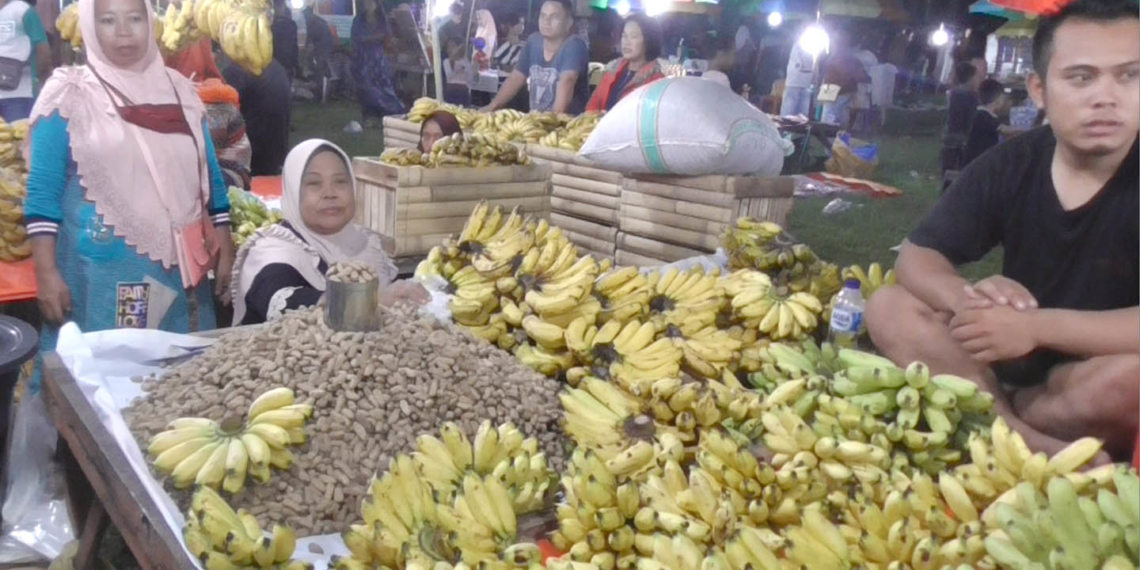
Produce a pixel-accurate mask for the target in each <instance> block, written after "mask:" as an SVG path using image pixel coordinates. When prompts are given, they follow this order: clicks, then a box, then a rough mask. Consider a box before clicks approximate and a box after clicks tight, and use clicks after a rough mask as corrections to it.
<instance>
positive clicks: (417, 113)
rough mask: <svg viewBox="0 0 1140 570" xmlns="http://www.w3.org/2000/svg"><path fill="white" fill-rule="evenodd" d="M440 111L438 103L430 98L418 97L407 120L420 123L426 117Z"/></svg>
mask: <svg viewBox="0 0 1140 570" xmlns="http://www.w3.org/2000/svg"><path fill="white" fill-rule="evenodd" d="M438 110H440V102H439V101H436V100H435V99H432V98H431V97H420V98H419V99H416V101H415V103H412V108H411V110H410V111H408V116H407V119H408V120H409V121H411V122H413V123H422V122H424V119H426V118H427V116H428V115H430V114H432V113H434V112H436V111H438Z"/></svg>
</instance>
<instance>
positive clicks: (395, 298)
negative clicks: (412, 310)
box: [380, 281, 431, 307]
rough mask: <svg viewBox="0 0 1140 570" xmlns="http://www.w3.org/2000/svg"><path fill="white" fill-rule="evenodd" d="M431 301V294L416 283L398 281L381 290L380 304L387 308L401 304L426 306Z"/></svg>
mask: <svg viewBox="0 0 1140 570" xmlns="http://www.w3.org/2000/svg"><path fill="white" fill-rule="evenodd" d="M430 301H431V293H428V292H427V289H424V288H423V286H421V285H420V284H419V283H416V282H415V281H396V282H395V283H392V284H391V285H389V286H387V287H385V288H383V289H381V290H380V304H381V305H383V306H385V307H391V306H393V305H395V304H396V303H401V302H403V303H412V304H416V305H426V304H428V302H430Z"/></svg>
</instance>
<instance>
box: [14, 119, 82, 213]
mask: <svg viewBox="0 0 1140 570" xmlns="http://www.w3.org/2000/svg"><path fill="white" fill-rule="evenodd" d="M30 144H31V151H32V163H31V164H30V165H29V167H28V196H27V199H26V200H25V201H24V220H25V222H26V224H27V227H28V234H29V235H36V234H50V235H54V234H55V233H56V232H57V230H58V228H59V223H60V222H61V221H62V220H63V208H62V206H61V204H63V192H64V190H65V189H66V188H67V164H68V157H69V153H70V149H71V137H70V136H69V135H68V134H67V120H66V119H64V118H63V117H61V116H60V115H59V112H58V111H57V112H54V113H52V114H51V115H48V116H46V117H44V118H42V119H40V120H38V121H36V123H35V125H33V126H32V132H31V143H30Z"/></svg>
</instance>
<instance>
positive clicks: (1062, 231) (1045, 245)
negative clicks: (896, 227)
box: [909, 126, 1140, 384]
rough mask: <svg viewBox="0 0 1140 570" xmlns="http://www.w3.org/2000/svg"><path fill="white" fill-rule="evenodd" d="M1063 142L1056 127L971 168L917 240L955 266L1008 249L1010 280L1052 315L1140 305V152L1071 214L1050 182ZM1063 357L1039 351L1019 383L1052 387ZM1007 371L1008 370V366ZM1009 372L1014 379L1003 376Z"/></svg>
mask: <svg viewBox="0 0 1140 570" xmlns="http://www.w3.org/2000/svg"><path fill="white" fill-rule="evenodd" d="M1056 144H1057V142H1056V139H1055V138H1054V136H1053V131H1052V129H1050V128H1049V127H1047V126H1046V127H1041V128H1038V129H1035V130H1033V131H1030V132H1028V133H1026V134H1024V135H1021V136H1018V137H1014V138H1013V139H1010V140H1009V141H1006V142H1005V143H1003V144H1001V145H999V146H997V147H995V148H994V149H993V150H992V151H991V152H988V153H986V154H984V155H982V156H981V157H980V158H979V159H978V160H976V161H974V162H973V163H971V164H970V165H969V166H968V167H966V169H965V170H963V171H962V174H961V176H960V177H959V178H958V180H957V181H955V183H954V185H953V186H951V187H950V189H949V190H947V191H946V193H945V194H943V195H942V198H941V199H939V201H938V203H937V204H935V206H934V209H933V210H932V211H931V212H930V213H929V214H928V215H927V217H926V219H925V220H923V221H922V223H921V224H920V225H919V227H918V229H916V230H915V231H914V232H913V233H912V234H911V235H910V238H909V239H910V241H911V242H912V243H914V244H915V245H919V246H922V247H926V248H930V249H934V250H936V251H938V252H939V253H941V254H942V255H944V256H946V258H947V259H949V260H950V261H951V262H952V263H953V264H955V265H960V264H963V263H969V262H972V261H977V260H979V259H981V258H982V257H983V256H985V255H986V253H988V252H989V251H990V250H991V249H993V248H994V247H995V246H997V245H1001V246H1002V247H1003V248H1004V260H1003V263H1002V275H1004V276H1006V277H1009V278H1010V279H1013V280H1015V281H1017V282H1018V283H1021V284H1022V285H1024V286H1025V287H1026V288H1027V289H1029V292H1030V293H1032V294H1033V296H1034V297H1035V298H1036V299H1037V301H1038V303H1039V304H1040V306H1041V307H1043V308H1061V309H1076V310H1084V311H1103V310H1110V309H1120V308H1125V307H1134V306H1137V305H1138V304H1140V253H1138V251H1137V243H1140V213H1138V210H1140V179H1138V174H1137V169H1138V168H1140V158H1138V150H1137V145H1136V143H1133V146H1132V150H1131V151H1130V152H1129V154H1128V156H1127V157H1126V158H1125V160H1124V163H1123V164H1122V165H1121V167H1120V170H1119V171H1118V172H1117V173H1116V175H1115V176H1114V177H1113V178H1112V180H1110V181H1109V182H1108V184H1106V185H1105V187H1104V188H1103V189H1101V191H1100V192H1099V193H1098V194H1097V195H1096V196H1094V197H1093V198H1092V199H1090V200H1089V201H1088V202H1087V203H1085V204H1084V205H1082V206H1080V207H1078V208H1076V209H1073V210H1069V211H1066V210H1064V208H1063V207H1062V206H1061V202H1060V200H1059V199H1058V198H1057V191H1056V189H1055V188H1054V187H1053V180H1052V174H1051V168H1052V162H1053V151H1054V149H1055V147H1056ZM1064 359H1065V357H1064V356H1063V355H1059V354H1057V353H1051V352H1048V351H1038V352H1036V353H1034V354H1033V355H1031V357H1030V358H1027V359H1024V360H1025V362H1022V363H1012V364H1021V365H1023V366H1019V367H1017V368H1018V370H1017V371H1016V372H1010V371H1008V370H1003V369H1002V368H1003V367H997V371H998V375H999V378H1001V379H1002V380H1003V381H1006V382H1009V383H1012V384H1027V383H1037V382H1042V381H1044V380H1045V378H1044V377H1043V375H1044V373H1045V372H1046V371H1047V370H1048V368H1050V367H1052V366H1053V365H1055V364H1056V363H1058V362H1061V361H1062V360H1064ZM1006 368H1008V367H1006ZM1003 372H1005V373H1004V374H1003Z"/></svg>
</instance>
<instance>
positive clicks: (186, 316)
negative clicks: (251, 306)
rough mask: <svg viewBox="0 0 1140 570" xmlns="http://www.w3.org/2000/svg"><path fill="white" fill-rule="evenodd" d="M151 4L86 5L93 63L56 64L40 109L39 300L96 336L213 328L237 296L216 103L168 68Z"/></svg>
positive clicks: (34, 204)
mask: <svg viewBox="0 0 1140 570" xmlns="http://www.w3.org/2000/svg"><path fill="white" fill-rule="evenodd" d="M152 20H153V13H152V11H151V8H150V6H149V5H148V4H147V3H146V2H145V0H80V1H79V25H80V30H81V31H82V33H83V37H84V38H92V39H93V40H94V41H86V42H84V43H85V44H86V50H87V64H86V65H84V66H75V67H66V68H61V69H57V70H56V71H55V73H54V74H53V75H52V77H51V79H50V80H49V81H48V82H47V84H46V85H45V86H44V89H43V92H42V93H40V96H39V100H38V101H37V102H36V105H35V107H34V108H33V110H32V116H31V119H30V122H31V135H30V140H29V146H28V147H27V148H26V149H25V152H26V153H27V158H28V162H29V165H30V172H29V175H28V197H27V202H26V205H25V218H26V221H27V226H28V234H29V235H30V236H31V240H32V250H33V254H32V255H33V258H34V260H35V268H36V280H37V284H38V287H39V303H40V307H41V309H42V311H43V314H44V317H45V318H46V320H47V321H48V322H49V323H50V324H49V326H47V327H45V330H44V334H43V336H42V338H43V348H44V349H45V350H51V349H53V348H54V345H55V340H56V333H57V332H58V328H56V327H58V326H59V325H60V324H62V323H64V322H66V321H74V322H76V323H77V324H78V325H79V327H80V328H81V329H82V330H84V331H93V330H104V329H111V328H120V327H137V328H158V329H163V330H169V331H175V332H189V331H195V330H204V329H211V328H214V324H215V323H214V306H213V291H212V290H211V288H210V287H209V282H208V281H207V280H206V279H205V277H206V274H207V272H209V271H211V270H213V271H215V275H216V277H217V282H216V285H215V289H216V291H217V292H218V294H219V296H222V297H223V298H225V297H227V296H228V291H229V279H230V272H231V269H232V266H233V253H234V252H233V242H232V241H231V239H230V227H229V201H228V200H227V199H226V187H225V184H224V182H223V181H222V174H221V170H220V169H219V168H218V163H217V159H216V158H215V156H214V148H213V143H212V141H211V139H210V137H209V136H205V134H206V133H209V130H208V129H207V128H206V127H205V124H204V120H205V107H204V106H203V104H202V101H201V100H200V99H199V98H198V94H197V92H196V91H195V89H194V87H193V86H192V85H191V83H190V81H189V80H188V79H186V78H185V77H183V76H182V75H180V74H179V73H178V72H176V71H173V70H168V69H167V68H166V66H165V65H163V61H162V57H161V56H160V55H159V52H158V45H157V44H156V43H155V39H154V35H153V31H152V30H153V25H152V24H153V21H152Z"/></svg>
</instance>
